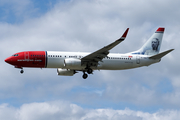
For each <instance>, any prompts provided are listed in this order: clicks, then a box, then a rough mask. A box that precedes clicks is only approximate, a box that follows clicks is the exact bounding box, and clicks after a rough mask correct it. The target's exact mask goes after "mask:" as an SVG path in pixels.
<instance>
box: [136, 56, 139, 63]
mask: <svg viewBox="0 0 180 120" xmlns="http://www.w3.org/2000/svg"><path fill="white" fill-rule="evenodd" d="M136 63H137V64H140V56H136Z"/></svg>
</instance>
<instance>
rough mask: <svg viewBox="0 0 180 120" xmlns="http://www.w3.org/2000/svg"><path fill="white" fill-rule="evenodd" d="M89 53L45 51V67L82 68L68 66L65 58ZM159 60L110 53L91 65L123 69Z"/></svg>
mask: <svg viewBox="0 0 180 120" xmlns="http://www.w3.org/2000/svg"><path fill="white" fill-rule="evenodd" d="M88 54H90V53H86V52H58V51H47V68H62V69H74V70H83V69H84V68H85V67H86V66H78V67H73V68H69V67H66V66H65V65H64V61H65V59H68V58H75V59H79V60H80V59H81V58H83V57H84V56H86V55H88ZM159 61H160V60H153V59H149V58H148V56H147V55H135V54H130V53H127V54H115V53H110V54H108V57H105V58H104V59H103V60H102V61H99V64H98V66H97V67H94V68H93V67H92V69H94V70H97V69H98V70H123V69H131V68H136V67H141V66H149V65H151V64H153V63H156V62H159Z"/></svg>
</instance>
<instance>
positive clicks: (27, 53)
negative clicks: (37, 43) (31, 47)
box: [24, 52, 29, 60]
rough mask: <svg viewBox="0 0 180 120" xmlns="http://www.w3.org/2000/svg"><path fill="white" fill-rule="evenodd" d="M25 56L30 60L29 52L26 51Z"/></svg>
mask: <svg viewBox="0 0 180 120" xmlns="http://www.w3.org/2000/svg"><path fill="white" fill-rule="evenodd" d="M24 56H25V60H29V52H25V53H24Z"/></svg>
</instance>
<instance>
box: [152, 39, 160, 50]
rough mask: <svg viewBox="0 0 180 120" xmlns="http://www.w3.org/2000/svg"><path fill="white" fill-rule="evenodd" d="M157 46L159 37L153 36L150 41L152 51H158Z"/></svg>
mask: <svg viewBox="0 0 180 120" xmlns="http://www.w3.org/2000/svg"><path fill="white" fill-rule="evenodd" d="M158 47H159V39H157V38H154V39H153V41H152V49H153V50H154V51H158Z"/></svg>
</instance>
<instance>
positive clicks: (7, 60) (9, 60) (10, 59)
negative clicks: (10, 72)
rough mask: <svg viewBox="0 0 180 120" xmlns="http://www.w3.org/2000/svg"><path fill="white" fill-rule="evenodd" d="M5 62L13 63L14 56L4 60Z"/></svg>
mask: <svg viewBox="0 0 180 120" xmlns="http://www.w3.org/2000/svg"><path fill="white" fill-rule="evenodd" d="M4 61H5V62H7V63H9V64H11V63H12V58H11V57H8V58H6V59H5V60H4Z"/></svg>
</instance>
